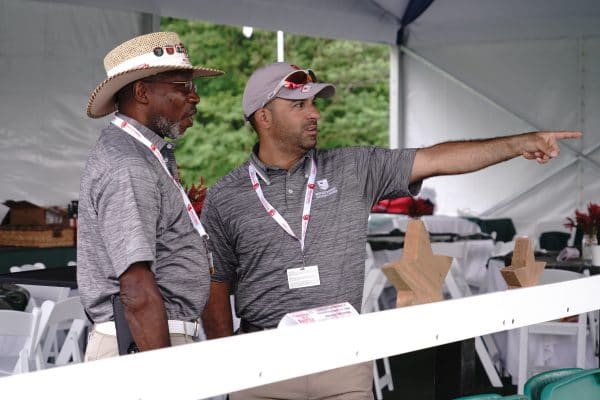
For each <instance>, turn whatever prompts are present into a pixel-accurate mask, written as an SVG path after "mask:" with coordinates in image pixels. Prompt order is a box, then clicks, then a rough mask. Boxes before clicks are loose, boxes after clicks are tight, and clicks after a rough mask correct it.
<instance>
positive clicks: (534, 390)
mask: <svg viewBox="0 0 600 400" xmlns="http://www.w3.org/2000/svg"><path fill="white" fill-rule="evenodd" d="M581 371H583V368H561V369H554V370H551V371H545V372H542V373H539V374H537V375H534V376H532V377H531V378H529V379H528V380H527V382H526V383H525V389H524V390H523V393H524V394H525V395H526V396H529V398H530V399H531V400H540V397H541V395H542V389H544V387H545V386H546V385H548V384H550V383H553V382H556V381H558V380H560V379H562V378H564V377H567V376H570V375H573V374H577V373H579V372H581Z"/></svg>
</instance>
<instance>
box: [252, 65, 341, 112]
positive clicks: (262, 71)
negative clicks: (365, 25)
mask: <svg viewBox="0 0 600 400" xmlns="http://www.w3.org/2000/svg"><path fill="white" fill-rule="evenodd" d="M295 71H302V70H301V69H300V68H298V67H297V66H295V65H291V64H288V63H284V62H278V63H273V64H269V65H267V66H264V67H262V68H259V69H257V70H256V71H254V73H253V74H252V76H250V79H248V83H246V88H245V89H244V97H243V100H242V103H243V107H244V117H245V118H246V119H249V118H250V117H251V116H252V114H254V113H255V112H256V110H258V109H259V108H262V107H264V106H265V105H266V104H267V103H268V102H269V101H271V100H273V99H274V98H276V97H279V98H282V99H287V100H303V99H308V98H309V97H313V96H315V97H323V98H327V97H331V96H333V95H334V94H335V86H333V85H331V84H329V83H316V82H307V83H306V84H303V85H300V86H299V87H297V88H286V87H281V88H280V89H279V90H278V91H277V92H276V93H273V92H274V91H275V90H277V87H278V85H279V83H280V82H281V81H282V79H283V78H285V77H286V76H288V75H290V74H291V73H293V72H295Z"/></svg>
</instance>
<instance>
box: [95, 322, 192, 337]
mask: <svg viewBox="0 0 600 400" xmlns="http://www.w3.org/2000/svg"><path fill="white" fill-rule="evenodd" d="M167 322H168V323H169V333H178V334H181V335H188V336H193V337H196V336H198V334H199V326H198V322H197V321H195V322H188V321H177V320H172V319H170V320H168V321H167ZM94 330H95V331H96V332H98V333H102V334H104V335H112V336H117V331H116V329H115V323H114V321H108V322H100V323H98V324H94Z"/></svg>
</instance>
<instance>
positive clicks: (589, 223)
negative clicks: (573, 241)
mask: <svg viewBox="0 0 600 400" xmlns="http://www.w3.org/2000/svg"><path fill="white" fill-rule="evenodd" d="M587 210H588V212H587V214H585V213H582V212H579V210H575V219H573V218H570V217H568V218H567V223H566V224H565V227H566V228H569V229H573V228H580V229H581V230H582V231H583V233H584V234H587V235H593V236H595V235H597V234H598V227H600V205H598V204H594V203H589V204H588V206H587Z"/></svg>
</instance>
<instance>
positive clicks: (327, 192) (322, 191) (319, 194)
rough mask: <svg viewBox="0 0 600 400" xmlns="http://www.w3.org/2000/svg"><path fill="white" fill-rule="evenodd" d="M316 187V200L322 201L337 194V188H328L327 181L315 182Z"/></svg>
mask: <svg viewBox="0 0 600 400" xmlns="http://www.w3.org/2000/svg"><path fill="white" fill-rule="evenodd" d="M317 186H318V187H319V190H318V191H315V197H316V198H317V199H323V198H325V197H329V196H331V195H334V194H336V193H337V191H338V190H337V188H336V187H335V186H333V187H329V182H328V181H327V179H321V180H318V181H317Z"/></svg>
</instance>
